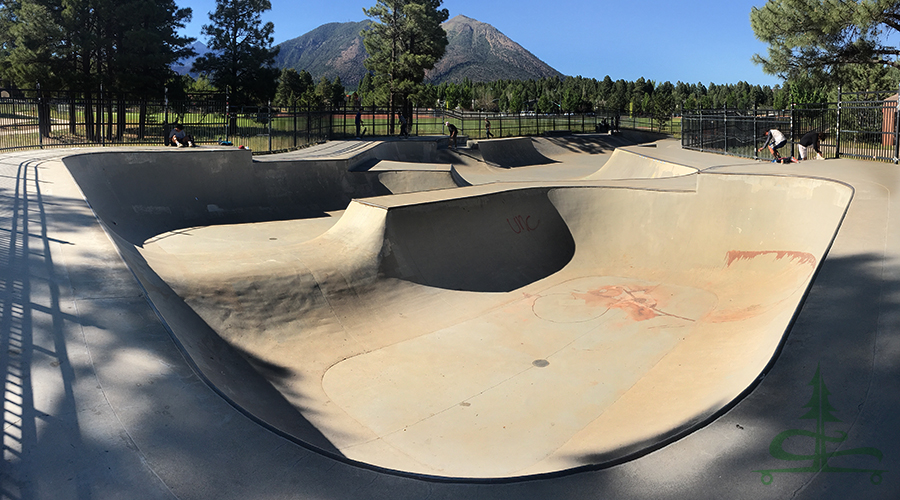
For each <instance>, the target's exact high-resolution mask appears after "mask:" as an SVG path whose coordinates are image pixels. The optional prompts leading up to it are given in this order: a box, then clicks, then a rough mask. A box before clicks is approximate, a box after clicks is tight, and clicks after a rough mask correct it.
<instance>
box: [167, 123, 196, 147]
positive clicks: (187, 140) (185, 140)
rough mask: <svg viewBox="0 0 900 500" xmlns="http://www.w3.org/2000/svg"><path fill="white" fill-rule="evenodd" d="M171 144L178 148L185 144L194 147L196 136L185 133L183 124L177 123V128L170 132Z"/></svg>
mask: <svg viewBox="0 0 900 500" xmlns="http://www.w3.org/2000/svg"><path fill="white" fill-rule="evenodd" d="M169 145H170V146H175V147H178V148H181V147H184V146H188V147H191V148H192V147H194V138H193V137H191V136H190V135H188V134H187V133H185V131H184V127H183V126H181V125H180V124H179V125H175V128H174V129H172V131H171V132H169Z"/></svg>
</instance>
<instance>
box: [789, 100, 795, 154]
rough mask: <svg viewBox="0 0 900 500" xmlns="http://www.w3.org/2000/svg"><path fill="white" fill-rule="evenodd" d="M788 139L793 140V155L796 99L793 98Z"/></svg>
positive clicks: (792, 147) (792, 149)
mask: <svg viewBox="0 0 900 500" xmlns="http://www.w3.org/2000/svg"><path fill="white" fill-rule="evenodd" d="M788 140H789V141H791V156H794V101H793V99H791V131H790V136H789V137H788Z"/></svg>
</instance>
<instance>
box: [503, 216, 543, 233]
mask: <svg viewBox="0 0 900 500" xmlns="http://www.w3.org/2000/svg"><path fill="white" fill-rule="evenodd" d="M506 223H507V224H509V228H510V229H512V230H513V232H514V233H516V234H519V233H521V232H522V231H528V232H531V231H537V228H538V226H540V225H541V220H540V219H538V220H537V223H536V224H535V225H534V226H532V225H531V216H530V215H527V216H525V217H523V216H521V215H517V216H515V217H513V220H512V222H510V221H509V219H506Z"/></svg>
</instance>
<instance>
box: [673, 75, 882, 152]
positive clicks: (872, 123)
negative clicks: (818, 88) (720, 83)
mask: <svg viewBox="0 0 900 500" xmlns="http://www.w3.org/2000/svg"><path fill="white" fill-rule="evenodd" d="M891 94H892V93H891V92H859V93H852V94H843V93H841V94H839V98H838V101H837V102H834V103H823V104H806V105H795V106H792V107H791V108H790V109H786V110H759V109H754V110H735V109H719V110H695V111H685V112H684V113H683V115H682V119H681V127H682V130H681V144H682V147H684V148H686V149H695V150H699V151H712V152H717V153H725V154H728V155H733V156H743V157H747V158H757V157H760V156H759V155H760V153H758V152H757V148H759V147H761V146H762V145H763V144H764V143H765V133H766V131H768V130H770V129H778V130H780V131H781V132H782V133H784V135H785V136H786V137H787V138H788V141H789V145H790V148H789V149H786V150H785V151H784V153H783V154H785V155H787V154H788V153H790V155H792V156H796V154H797V153H796V152H795V146H796V143H797V142H798V141H799V140H800V138H801V137H803V135H804V134H806V133H807V132H810V131H816V132H820V133H824V134H825V135H824V138H823V139H822V141H821V145H820V146H821V147H820V149H821V150H822V153H823V155H824V156H825V157H826V158H839V157H853V158H864V159H870V160H878V161H888V162H893V163H898V162H900V140H898V138H900V119H898V118H900V117H898V109H897V93H896V92H894V93H893V95H891ZM761 157H762V158H768V154H767V153H766V154H763V155H761Z"/></svg>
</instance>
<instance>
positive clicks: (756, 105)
mask: <svg viewBox="0 0 900 500" xmlns="http://www.w3.org/2000/svg"><path fill="white" fill-rule="evenodd" d="M758 116H759V103H755V102H754V103H753V159H754V160H758V159H759V155H758V154H757V153H759V151H757V149H756V141H757V137H759V129H758V128H757V125H756V118H757V117H758Z"/></svg>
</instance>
